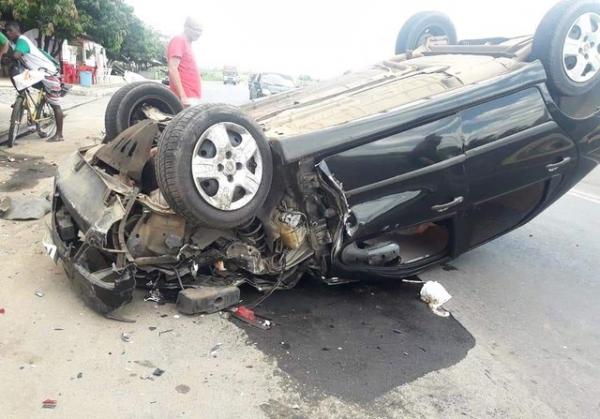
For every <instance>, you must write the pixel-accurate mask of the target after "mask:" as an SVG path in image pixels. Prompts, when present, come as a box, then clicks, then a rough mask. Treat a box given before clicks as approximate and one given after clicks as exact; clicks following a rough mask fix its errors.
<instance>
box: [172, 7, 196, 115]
mask: <svg viewBox="0 0 600 419" xmlns="http://www.w3.org/2000/svg"><path fill="white" fill-rule="evenodd" d="M200 35H202V26H200V24H199V23H198V22H196V21H195V20H194V19H192V18H189V17H188V18H187V19H186V21H185V25H184V29H183V34H182V35H177V36H175V37H174V38H173V39H171V42H169V46H168V47H167V62H168V63H169V86H170V87H171V90H172V91H173V93H175V94H176V95H177V96H178V97H179V99H180V100H181V103H182V104H183V106H193V105H196V104H197V103H198V102H199V101H200V96H201V90H200V71H199V70H198V66H197V65H196V59H195V58H194V52H193V51H192V42H194V41H196V40H198V38H200Z"/></svg>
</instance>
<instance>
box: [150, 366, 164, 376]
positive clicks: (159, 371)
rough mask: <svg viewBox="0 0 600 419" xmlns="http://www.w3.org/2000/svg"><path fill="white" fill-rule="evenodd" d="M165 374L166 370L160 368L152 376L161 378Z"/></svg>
mask: <svg viewBox="0 0 600 419" xmlns="http://www.w3.org/2000/svg"><path fill="white" fill-rule="evenodd" d="M164 373H165V370H161V369H160V368H157V369H155V370H154V372H153V373H152V375H154V376H155V377H160V376H161V375H163V374H164Z"/></svg>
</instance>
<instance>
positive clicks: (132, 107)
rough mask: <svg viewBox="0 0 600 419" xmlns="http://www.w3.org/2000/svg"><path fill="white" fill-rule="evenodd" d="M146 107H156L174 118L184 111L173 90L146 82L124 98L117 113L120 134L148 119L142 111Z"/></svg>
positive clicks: (130, 91) (159, 84)
mask: <svg viewBox="0 0 600 419" xmlns="http://www.w3.org/2000/svg"><path fill="white" fill-rule="evenodd" d="M144 105H151V106H154V107H156V108H157V109H158V110H159V111H161V112H163V113H165V114H169V115H173V116H175V115H176V114H178V113H179V112H181V111H182V110H183V105H182V104H181V101H180V100H179V98H178V97H177V96H175V94H174V93H173V92H172V91H171V89H169V88H167V87H165V86H164V85H163V84H161V83H153V82H146V83H144V84H142V85H139V86H136V87H134V88H133V89H131V90H129V91H128V92H127V93H126V94H125V95H124V96H123V99H122V100H121V103H120V104H119V107H118V108H117V112H116V119H117V124H116V125H117V130H118V132H119V133H121V132H123V131H125V130H126V129H127V128H129V127H131V126H133V125H135V124H136V123H137V122H139V121H142V120H144V119H147V118H146V116H145V115H144V114H143V112H142V111H141V109H142V107H143V106H144Z"/></svg>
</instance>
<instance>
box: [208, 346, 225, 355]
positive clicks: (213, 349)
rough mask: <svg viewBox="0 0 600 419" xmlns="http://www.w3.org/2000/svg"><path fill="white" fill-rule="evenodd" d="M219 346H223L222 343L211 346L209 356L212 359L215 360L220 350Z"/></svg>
mask: <svg viewBox="0 0 600 419" xmlns="http://www.w3.org/2000/svg"><path fill="white" fill-rule="evenodd" d="M221 346H223V344H222V343H217V344H216V345H215V346H213V347H212V349H211V350H210V356H212V357H213V358H216V357H217V352H218V350H219V349H220V348H221Z"/></svg>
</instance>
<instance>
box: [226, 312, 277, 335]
mask: <svg viewBox="0 0 600 419" xmlns="http://www.w3.org/2000/svg"><path fill="white" fill-rule="evenodd" d="M231 315H232V316H233V317H235V318H236V319H238V320H241V321H243V322H244V323H248V324H249V325H250V326H254V327H257V328H259V329H262V330H269V329H270V328H271V326H272V325H273V323H272V322H271V320H267V319H265V318H262V317H260V316H257V315H256V314H255V313H254V311H253V310H252V309H249V308H248V307H246V306H239V307H236V308H235V309H234V310H231Z"/></svg>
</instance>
